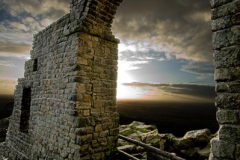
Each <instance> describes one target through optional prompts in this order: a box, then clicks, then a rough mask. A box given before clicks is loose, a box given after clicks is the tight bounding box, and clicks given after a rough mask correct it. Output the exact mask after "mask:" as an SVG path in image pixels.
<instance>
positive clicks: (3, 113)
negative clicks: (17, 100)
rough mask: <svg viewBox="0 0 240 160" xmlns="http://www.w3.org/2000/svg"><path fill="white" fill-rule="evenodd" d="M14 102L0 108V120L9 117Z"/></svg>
mask: <svg viewBox="0 0 240 160" xmlns="http://www.w3.org/2000/svg"><path fill="white" fill-rule="evenodd" d="M13 104H14V102H9V103H7V104H6V105H5V106H3V107H1V108H0V119H3V118H7V117H10V116H11V114H12V110H13Z"/></svg>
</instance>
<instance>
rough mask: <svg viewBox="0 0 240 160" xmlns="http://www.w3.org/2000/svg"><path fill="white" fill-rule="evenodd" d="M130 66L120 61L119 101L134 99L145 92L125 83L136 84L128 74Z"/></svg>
mask: <svg viewBox="0 0 240 160" xmlns="http://www.w3.org/2000/svg"><path fill="white" fill-rule="evenodd" d="M129 67H130V66H129V65H126V63H124V62H122V61H119V64H118V80H117V99H134V98H138V97H140V96H141V95H142V93H143V91H141V89H140V88H139V87H130V86H126V85H124V83H131V82H135V80H134V79H133V78H132V77H131V75H130V74H129V73H128V72H127V70H129Z"/></svg>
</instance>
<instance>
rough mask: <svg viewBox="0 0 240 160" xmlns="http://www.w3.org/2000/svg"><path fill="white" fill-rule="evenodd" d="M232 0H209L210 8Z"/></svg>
mask: <svg viewBox="0 0 240 160" xmlns="http://www.w3.org/2000/svg"><path fill="white" fill-rule="evenodd" d="M232 1H233V0H210V4H211V7H212V8H215V7H218V6H221V5H224V4H226V3H229V2H232Z"/></svg>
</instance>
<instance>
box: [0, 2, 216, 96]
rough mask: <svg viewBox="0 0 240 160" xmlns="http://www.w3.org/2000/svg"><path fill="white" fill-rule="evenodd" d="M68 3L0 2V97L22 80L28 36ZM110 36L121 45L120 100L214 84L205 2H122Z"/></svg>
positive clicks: (57, 15) (58, 15) (63, 11)
mask: <svg viewBox="0 0 240 160" xmlns="http://www.w3.org/2000/svg"><path fill="white" fill-rule="evenodd" d="M69 1H70V0H51V1H50V0H0V87H1V90H0V92H1V93H7V94H11V93H12V92H13V89H14V86H15V85H16V80H17V78H19V77H23V72H24V62H25V61H26V60H27V59H29V57H30V56H29V51H30V50H31V45H32V37H33V34H35V33H37V32H38V31H40V30H42V29H43V28H45V27H46V26H48V25H49V24H51V23H52V22H54V21H56V20H57V19H59V18H61V17H62V16H64V15H65V14H67V13H68V12H69ZM112 32H113V34H114V35H116V37H117V38H119V39H120V41H121V44H120V45H119V75H118V82H119V87H118V92H119V97H120V98H121V97H122V95H124V94H126V93H125V92H126V90H128V91H131V92H132V93H133V92H138V94H137V93H136V94H135V96H136V95H139V92H141V94H142V93H145V92H146V93H149V92H151V90H152V89H149V88H147V89H146V84H148V86H150V88H152V87H155V88H156V87H157V88H159V86H154V85H152V84H184V85H185V86H187V85H189V84H191V85H190V86H193V84H194V85H210V86H213V85H214V81H213V71H214V69H213V63H212V53H213V51H212V47H211V15H210V4H209V1H208V0H184V1H183V0H168V1H166V0H124V2H123V3H122V4H121V6H120V7H119V9H118V11H117V14H116V16H115V19H114V22H113V26H112ZM133 82H138V84H139V83H144V84H145V86H144V87H143V86H142V85H136V83H133ZM130 84H131V85H130ZM184 85H182V86H181V87H183V86H184ZM166 86H168V85H166ZM187 87H188V86H187ZM127 96H129V97H131V95H127ZM123 97H124V96H123ZM123 97H122V98H123ZM125 97H126V95H125Z"/></svg>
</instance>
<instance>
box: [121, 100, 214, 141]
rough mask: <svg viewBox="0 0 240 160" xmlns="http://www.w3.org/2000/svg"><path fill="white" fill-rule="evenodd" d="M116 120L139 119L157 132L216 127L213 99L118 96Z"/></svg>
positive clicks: (181, 131)
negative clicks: (192, 100)
mask: <svg viewBox="0 0 240 160" xmlns="http://www.w3.org/2000/svg"><path fill="white" fill-rule="evenodd" d="M117 105H118V112H119V114H120V124H129V123H131V122H132V121H141V122H145V123H147V124H153V125H156V126H157V128H158V131H159V132H160V133H173V134H174V135H175V136H178V137H180V136H183V135H184V134H185V133H186V132H187V131H190V130H196V129H203V128H208V129H210V131H211V132H212V133H215V132H216V131H217V130H218V123H217V121H216V108H215V106H214V104H213V103H178V102H159V101H141V100H119V101H118V104H117Z"/></svg>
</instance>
